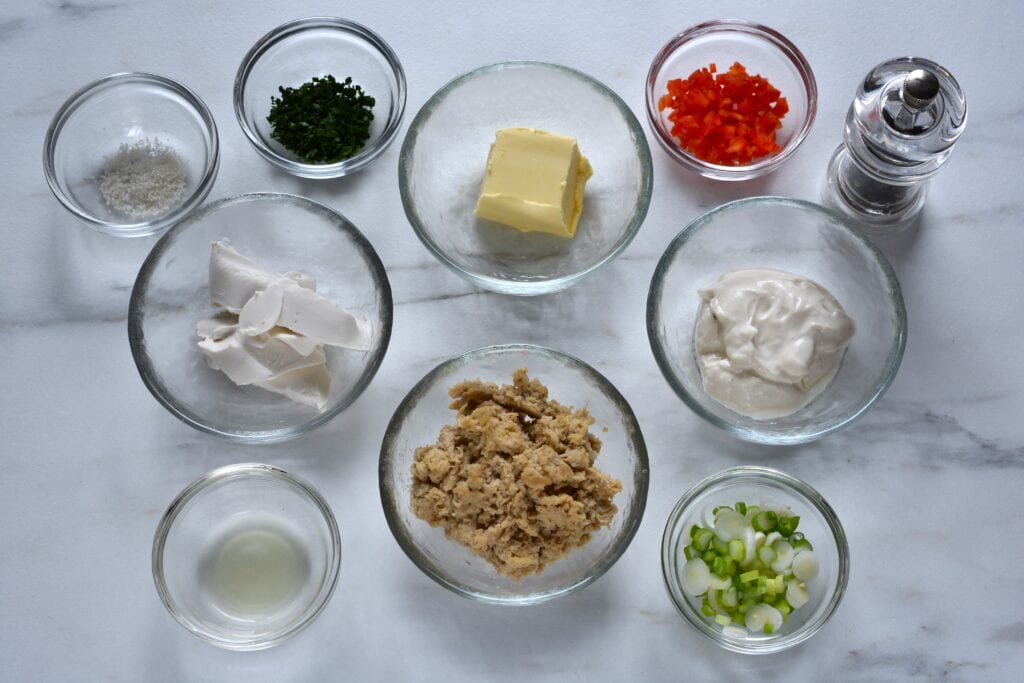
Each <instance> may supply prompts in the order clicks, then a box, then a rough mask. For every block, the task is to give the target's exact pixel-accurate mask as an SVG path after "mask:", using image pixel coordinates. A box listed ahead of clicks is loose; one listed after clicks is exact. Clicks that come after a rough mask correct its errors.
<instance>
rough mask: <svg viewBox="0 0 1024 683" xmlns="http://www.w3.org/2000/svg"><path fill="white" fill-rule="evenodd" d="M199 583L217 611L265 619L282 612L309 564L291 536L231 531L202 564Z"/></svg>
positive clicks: (267, 530) (269, 530)
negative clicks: (201, 578) (266, 616)
mask: <svg viewBox="0 0 1024 683" xmlns="http://www.w3.org/2000/svg"><path fill="white" fill-rule="evenodd" d="M203 565H204V571H203V574H204V576H203V584H204V585H205V589H206V593H207V594H208V595H209V598H210V600H211V601H212V602H213V603H214V604H215V605H216V606H217V608H219V609H220V610H222V611H224V612H226V613H228V614H232V615H236V616H240V617H256V616H261V615H263V616H265V615H269V614H271V613H274V612H277V611H280V610H282V609H283V608H285V607H286V606H287V605H288V604H289V603H291V602H292V601H294V600H295V599H296V598H298V596H299V595H300V594H301V593H302V588H303V586H305V585H306V582H307V581H308V579H309V573H310V565H309V559H308V558H307V557H306V554H305V553H304V552H303V550H302V549H301V548H300V546H299V544H298V543H296V542H295V540H293V539H292V538H291V535H290V534H288V533H287V532H285V531H284V530H282V529H279V528H275V527H273V526H267V525H261V526H255V527H245V528H241V529H236V530H232V531H230V532H228V533H226V534H224V535H223V536H222V537H221V541H220V542H219V543H217V544H215V545H214V546H213V548H212V549H211V552H210V553H209V555H208V557H207V558H206V562H204V563H203Z"/></svg>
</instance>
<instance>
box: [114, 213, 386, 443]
mask: <svg viewBox="0 0 1024 683" xmlns="http://www.w3.org/2000/svg"><path fill="white" fill-rule="evenodd" d="M222 238H228V239H229V240H230V241H231V243H232V245H233V246H234V247H235V248H236V249H237V250H238V251H239V252H240V253H241V254H242V255H243V256H246V257H248V258H251V259H252V260H253V261H255V262H256V263H257V264H259V265H260V266H261V267H264V268H268V269H270V270H274V271H276V272H288V271H293V270H298V271H302V272H304V273H307V274H309V275H311V276H313V278H314V279H315V280H316V284H317V291H318V292H320V293H321V294H323V295H324V296H325V297H326V298H327V299H329V300H330V301H332V302H333V303H335V304H336V305H338V306H341V307H342V308H344V309H346V310H348V311H350V312H351V313H352V314H353V315H355V316H357V317H360V318H366V319H367V320H369V321H370V325H371V328H372V337H371V340H370V349H369V350H368V351H354V350H351V349H342V348H335V347H330V346H328V347H326V348H325V352H326V353H327V368H328V370H329V371H330V373H331V378H332V382H331V390H330V395H329V396H328V399H327V404H326V405H325V406H324V408H323V410H322V411H320V412H317V411H316V410H315V409H314V408H310V407H308V406H305V405H301V404H299V403H296V402H294V401H292V400H290V399H288V398H286V397H284V396H282V395H280V394H275V393H271V392H269V391H266V390H264V389H260V388H259V387H255V386H236V385H235V384H234V383H233V382H232V381H231V380H230V379H228V377H227V376H226V375H225V374H224V373H222V372H220V371H219V370H213V369H211V368H210V367H209V366H208V365H207V363H206V360H205V358H204V357H203V354H202V353H201V352H200V350H199V348H198V347H197V346H196V344H197V342H198V338H197V337H196V323H197V322H198V321H199V320H201V319H203V318H208V317H210V316H211V315H213V314H214V313H215V312H216V309H215V308H214V307H213V306H212V305H211V303H210V294H209V263H210V245H211V243H212V242H214V241H216V240H219V239H222ZM391 322H392V302H391V285H390V284H389V283H388V279H387V274H386V273H385V271H384V265H383V264H382V263H381V262H380V258H379V257H378V256H377V253H376V252H375V251H374V250H373V245H371V244H370V242H369V241H368V240H367V239H366V237H364V236H363V234H362V233H361V232H359V229H358V228H356V226H354V225H353V224H352V223H350V222H349V221H348V219H346V218H345V217H344V216H342V215H341V214H339V213H338V212H336V211H334V210H333V209H331V208H329V207H327V206H324V205H323V204H319V203H317V202H314V201H312V200H310V199H306V198H304V197H296V196H294V195H288V194H272V193H255V194H246V195H241V196H238V197H231V198H228V199H221V200H218V201H216V202H213V203H211V204H207V205H206V206H204V207H203V208H202V209H200V210H199V211H197V212H196V213H194V214H193V215H192V216H190V217H189V218H187V219H186V220H184V221H182V222H181V223H178V224H177V225H175V226H174V227H173V228H172V229H171V230H170V231H169V232H168V233H167V234H166V235H164V236H163V237H162V238H160V241H159V242H157V243H156V245H155V246H154V247H153V250H152V251H151V252H150V253H149V256H148V257H146V260H145V262H144V263H143V264H142V268H141V269H140V270H139V275H138V277H137V278H136V280H135V287H134V288H133V290H132V296H131V300H130V302H129V306H128V341H129V343H130V345H131V351H132V357H133V358H134V359H135V365H136V367H137V368H138V370H139V374H140V375H141V377H142V380H143V382H145V384H146V387H147V388H148V389H149V390H150V392H151V393H152V394H153V396H155V397H156V399H157V400H158V401H159V402H160V403H161V404H162V405H163V406H164V407H165V408H167V409H168V410H169V411H170V412H171V413H172V414H173V415H175V416H176V417H178V418H180V419H181V420H183V421H185V422H186V423H188V424H189V425H191V426H193V427H195V428H196V429H199V430H201V431H204V432H207V433H210V434H216V435H218V436H223V437H226V438H229V439H231V440H233V441H239V442H244V443H271V442H274V441H282V440H284V439H289V438H292V437H295V436H298V435H299V434H304V433H305V432H308V431H310V430H311V429H314V428H316V427H318V426H320V425H322V424H324V423H326V422H327V421H329V420H331V419H332V418H334V417H335V416H336V415H338V414H339V413H341V412H342V411H343V410H345V408H347V407H348V406H349V405H351V404H352V403H353V402H354V401H355V400H356V399H357V398H358V397H359V395H360V394H361V393H362V392H363V390H364V389H365V388H366V387H367V386H368V385H369V384H370V381H371V380H372V379H373V376H374V375H375V374H376V372H377V368H379V367H380V364H381V361H382V360H383V359H384V353H385V352H386V351H387V347H388V342H389V340H390V339H391Z"/></svg>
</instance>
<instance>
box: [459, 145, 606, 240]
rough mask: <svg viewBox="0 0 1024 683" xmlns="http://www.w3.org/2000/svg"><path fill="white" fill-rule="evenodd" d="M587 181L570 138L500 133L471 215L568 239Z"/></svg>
mask: <svg viewBox="0 0 1024 683" xmlns="http://www.w3.org/2000/svg"><path fill="white" fill-rule="evenodd" d="M591 175H592V170H591V168H590V162H589V161H587V158H586V157H584V156H583V155H582V154H580V149H579V147H578V146H577V145H576V139H575V138H570V137H565V136H564V135H555V134H553V133H547V132H545V131H542V130H535V129H533V128H503V129H502V130H499V131H498V134H497V136H496V137H495V140H494V143H493V144H492V145H491V152H490V155H488V157H487V172H486V175H485V176H484V182H483V186H482V187H481V188H480V200H479V201H478V202H477V204H476V215H477V216H479V217H480V218H484V219H487V220H490V221H495V222H497V223H503V224H504V225H511V226H512V227H514V228H519V229H520V230H523V231H527V232H529V231H532V230H536V231H540V232H549V233H551V234H552V235H558V236H559V237H572V236H573V235H574V234H575V233H576V224H577V223H578V222H579V219H580V212H581V211H582V210H583V186H584V185H586V183H587V179H588V178H590V176H591Z"/></svg>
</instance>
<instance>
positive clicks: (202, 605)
mask: <svg viewBox="0 0 1024 683" xmlns="http://www.w3.org/2000/svg"><path fill="white" fill-rule="evenodd" d="M340 566H341V538H340V537H339V535H338V525H337V523H336V522H335V520H334V515H333V514H332V513H331V509H330V507H328V505H327V502H326V501H324V499H323V497H321V495H320V494H319V493H317V491H316V490H315V489H314V488H313V487H311V486H310V485H309V484H307V483H305V482H303V481H302V480H301V479H299V478H298V477H296V476H294V475H292V474H289V473H288V472H285V471H284V470H281V469H278V468H276V467H271V466H270V465H260V464H256V463H247V464H240V465H229V466H227V467H222V468H220V469H217V470H214V471H213V472H210V473H209V474H206V475H204V476H203V477H201V478H199V479H198V480H196V481H195V482H193V483H192V484H190V485H189V486H188V487H187V488H186V489H185V490H184V491H182V492H181V493H180V494H178V497H177V498H175V499H174V502H172V503H171V505H170V507H168V508H167V512H165V513H164V516H163V519H161V520H160V525H159V526H158V527H157V530H156V536H155V538H154V539H153V580H154V582H155V583H156V590H157V593H159V595H160V599H161V600H162V601H163V603H164V606H165V607H167V610H168V611H169V612H170V613H171V616H173V617H174V618H175V619H176V620H177V622H178V623H179V624H181V625H182V626H184V627H185V628H186V629H188V630H189V631H190V632H192V633H194V634H195V635H197V636H199V637H200V638H202V639H204V640H206V641H208V642H210V643H213V644H214V645H217V646H219V647H223V648H226V649H228V650H262V649H265V648H268V647H271V646H273V645H277V644H278V643H280V642H281V641H282V640H284V639H285V638H288V637H290V636H293V635H295V634H296V633H298V632H299V631H301V630H302V629H303V628H305V627H306V626H308V625H309V624H310V623H311V622H312V621H313V619H314V618H316V616H317V615H318V614H320V612H321V611H322V610H323V608H324V607H325V606H326V605H327V601H328V600H330V598H331V594H332V593H333V592H334V587H335V585H336V584H337V582H338V569H339V567H340Z"/></svg>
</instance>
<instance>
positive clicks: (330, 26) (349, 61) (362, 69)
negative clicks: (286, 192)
mask: <svg viewBox="0 0 1024 683" xmlns="http://www.w3.org/2000/svg"><path fill="white" fill-rule="evenodd" d="M329 74H330V75H333V76H334V77H335V78H337V79H338V80H339V81H342V80H344V79H345V78H347V77H350V76H351V78H352V83H353V84H354V85H359V86H361V87H362V89H363V91H364V92H365V93H366V94H367V95H370V96H371V97H373V98H374V99H375V100H376V103H375V104H374V106H373V115H374V116H373V123H372V125H371V127H370V139H369V140H367V142H366V145H365V146H364V147H363V148H362V150H360V151H359V153H358V154H356V155H355V156H352V157H349V158H348V159H343V160H341V161H338V162H335V163H332V164H311V163H306V162H304V161H301V160H299V158H298V157H297V156H295V155H294V154H292V153H291V152H290V151H288V150H287V149H285V148H284V147H283V146H282V145H281V143H279V142H278V141H277V140H274V139H273V138H272V137H271V136H270V134H271V132H272V131H273V128H272V127H271V125H270V123H269V122H268V121H267V115H268V114H270V98H271V97H272V96H273V97H277V96H278V95H279V94H280V93H279V92H278V88H279V87H282V86H283V87H286V88H287V87H292V88H297V87H298V86H300V85H302V84H303V83H306V82H307V81H309V80H310V79H311V78H313V77H314V76H320V77H323V76H327V75H329ZM234 100H235V116H236V117H237V118H238V125H240V126H241V127H242V132H243V133H245V137H247V138H249V142H251V143H252V146H253V147H255V148H256V151H257V152H259V154H260V156H262V157H263V158H264V159H266V160H267V161H269V162H270V163H272V164H274V165H275V166H277V167H278V168H280V169H282V170H283V171H286V172H287V173H291V174H292V175H296V176H300V177H302V178H321V179H322V178H339V177H341V176H344V175H348V174H350V173H355V172H356V171H358V170H360V169H361V168H363V167H365V166H366V165H367V164H369V163H370V162H371V161H373V160H374V159H376V158H377V157H378V156H380V155H381V154H382V153H383V152H384V150H385V149H387V147H388V145H390V144H391V141H392V140H393V139H394V137H395V134H396V133H397V132H398V127H399V125H400V124H401V123H402V115H403V113H404V112H405V71H403V70H402V64H401V62H399V61H398V57H397V56H396V55H395V53H394V51H393V50H392V49H391V46H389V45H388V44H387V43H385V42H384V40H383V39H382V38H381V37H380V36H378V35H377V34H376V33H374V32H373V31H371V30H370V29H368V28H366V27H365V26H362V25H360V24H357V23H355V22H354V21H348V20H346V19H337V18H334V17H311V18H308V19H297V20H295V21H290V22H288V23H287V24H283V25H281V26H278V27H277V28H275V29H274V30H273V31H271V32H270V33H268V34H267V35H265V36H263V37H262V38H260V39H259V40H258V41H256V44H255V45H253V46H252V49H250V50H249V52H248V54H246V55H245V58H244V59H243V60H242V64H241V66H239V67H238V75H237V76H235V91H234Z"/></svg>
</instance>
